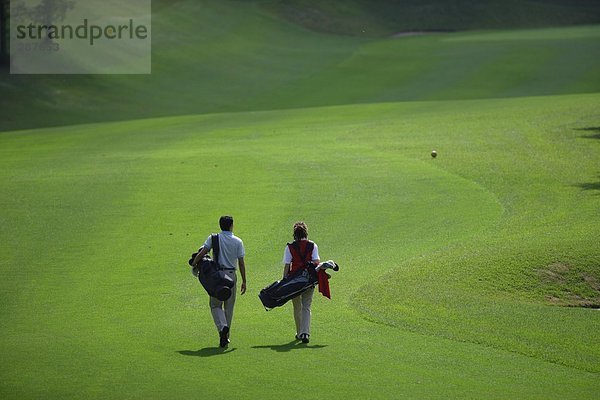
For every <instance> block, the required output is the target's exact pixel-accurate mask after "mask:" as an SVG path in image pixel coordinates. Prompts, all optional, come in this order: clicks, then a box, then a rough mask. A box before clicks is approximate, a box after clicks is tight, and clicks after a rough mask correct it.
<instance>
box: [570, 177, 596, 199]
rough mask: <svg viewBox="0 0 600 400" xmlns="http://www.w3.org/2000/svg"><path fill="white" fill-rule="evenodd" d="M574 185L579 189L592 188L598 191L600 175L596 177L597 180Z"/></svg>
mask: <svg viewBox="0 0 600 400" xmlns="http://www.w3.org/2000/svg"><path fill="white" fill-rule="evenodd" d="M574 186H575V187H578V188H580V189H581V190H592V191H599V192H600V176H599V177H598V181H597V182H584V183H578V184H576V185H574ZM598 194H599V195H600V193H598Z"/></svg>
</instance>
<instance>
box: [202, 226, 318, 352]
mask: <svg viewBox="0 0 600 400" xmlns="http://www.w3.org/2000/svg"><path fill="white" fill-rule="evenodd" d="M219 226H220V227H221V233H220V234H219V235H218V240H219V243H218V245H219V264H220V265H221V267H222V269H223V270H224V271H225V272H226V273H227V274H228V275H229V276H230V277H231V278H232V279H233V282H234V286H233V288H232V293H231V297H230V298H229V299H227V300H225V301H220V300H219V299H217V298H215V297H209V298H210V300H209V305H210V312H211V314H212V317H213V320H214V323H215V326H216V328H217V331H218V332H219V345H220V346H221V347H226V346H227V345H228V344H229V335H230V330H231V322H232V320H233V310H234V306H235V299H236V292H237V274H236V269H238V268H239V271H240V276H241V277H242V284H241V287H240V294H242V295H243V294H244V293H246V264H245V262H244V256H245V250H244V243H243V241H242V240H241V239H240V238H238V237H237V236H235V235H234V234H233V217H231V216H228V215H226V216H223V217H221V218H220V219H219ZM293 236H294V241H293V242H292V243H288V244H287V246H286V247H285V250H284V254H283V264H284V268H283V277H284V278H285V277H286V276H288V275H289V274H291V273H294V272H295V271H297V270H300V269H302V268H305V267H306V263H307V262H311V261H312V262H313V263H316V264H318V263H319V262H320V260H319V249H318V247H317V244H316V243H314V242H312V241H310V240H308V227H307V226H306V224H305V223H304V222H296V223H295V224H294V228H293ZM212 248H213V243H212V235H211V236H209V237H208V238H207V239H206V241H205V242H204V244H203V245H202V247H201V249H200V251H199V252H198V254H197V255H196V257H195V258H194V261H193V263H192V264H193V265H198V263H200V261H201V260H202V258H203V257H204V256H205V255H206V254H207V253H208V252H209V251H210V250H211V249H212ZM313 294H314V288H310V289H308V290H307V291H305V292H304V293H302V294H300V295H298V296H297V297H295V298H293V299H292V304H293V306H294V321H295V323H296V336H295V337H296V339H297V340H300V341H302V342H303V343H308V342H309V340H310V320H311V304H312V298H313Z"/></svg>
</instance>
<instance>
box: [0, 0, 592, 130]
mask: <svg viewBox="0 0 600 400" xmlns="http://www.w3.org/2000/svg"><path fill="white" fill-rule="evenodd" d="M263 6H264V4H258V3H255V2H240V1H208V0H202V1H177V2H172V3H170V4H168V5H165V4H162V3H161V4H158V5H155V7H154V13H153V16H152V74H151V75H139V76H135V75H83V76H76V75H39V76H38V75H36V76H22V75H9V74H8V73H7V71H2V72H1V74H0V91H1V93H2V96H0V116H2V118H1V122H0V130H4V131H6V130H11V129H23V128H35V127H44V126H60V125H69V124H76V123H89V122H94V121H116V120H129V119H136V118H148V117H158V116H170V115H171V116H172V115H186V114H198V113H209V112H231V111H249V110H269V109H290V108H297V107H313V106H324V105H342V104H350V103H354V104H361V103H377V102H394V101H414V100H454V99H467V98H468V99H478V98H496V97H513V96H535V95H552V94H568V93H593V92H597V91H598V90H600V83H599V82H600V73H599V72H598V71H600V45H599V44H598V43H600V40H599V38H600V28H598V27H596V26H578V27H564V28H555V29H533V30H520V31H508V32H506V31H500V32H494V31H489V32H486V31H480V32H463V33H455V34H434V35H425V36H420V37H405V38H397V39H392V38H373V37H370V38H365V37H352V36H342V35H333V34H324V33H318V32H313V31H310V30H307V29H304V28H302V27H301V26H298V25H296V24H293V23H290V22H287V21H285V20H284V19H282V17H281V16H280V15H279V14H275V15H273V14H272V13H271V12H268V11H265V10H264V8H263ZM32 115H33V116H35V117H31V116H32Z"/></svg>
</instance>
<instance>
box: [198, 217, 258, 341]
mask: <svg viewBox="0 0 600 400" xmlns="http://www.w3.org/2000/svg"><path fill="white" fill-rule="evenodd" d="M219 225H220V227H221V233H219V235H218V238H219V264H220V266H221V269H222V270H223V271H225V273H226V274H228V275H229V276H230V277H231V278H232V279H233V282H234V285H233V288H232V292H231V297H230V298H229V299H227V300H225V301H220V300H219V299H217V298H215V297H210V301H209V304H210V312H211V314H212V317H213V320H214V322H215V326H216V327H217V330H218V331H219V345H220V346H221V347H226V346H227V344H229V331H230V329H231V321H232V320H233V307H234V305H235V297H236V291H237V275H236V273H235V271H236V269H237V268H236V265H238V266H239V270H240V275H241V276H242V285H241V289H240V294H244V293H246V264H245V263H244V256H245V250H244V243H243V242H242V239H240V238H239V237H237V236H235V235H234V234H233V217H231V216H229V215H225V216H222V217H221V218H220V219H219ZM212 248H213V243H212V235H211V236H209V237H208V238H207V239H206V241H205V242H204V244H203V245H202V248H201V249H200V252H199V253H198V254H197V255H196V258H195V259H194V261H193V265H197V264H198V263H199V262H200V261H202V257H204V256H205V255H206V254H207V253H208V252H209V251H210V250H211V249H212Z"/></svg>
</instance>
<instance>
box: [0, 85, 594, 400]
mask: <svg viewBox="0 0 600 400" xmlns="http://www.w3.org/2000/svg"><path fill="white" fill-rule="evenodd" d="M599 104H600V97H599V96H597V95H585V96H567V97H549V98H537V99H536V98H528V99H521V100H489V101H479V102H430V103H427V102H424V103H397V104H380V105H376V104H374V105H368V106H349V107H333V108H316V109H306V110H300V111H280V112H260V113H241V114H215V115H205V116H191V117H183V118H166V119H155V120H141V121H131V122H127V123H116V124H115V123H113V124H96V125H86V126H74V127H68V128H53V129H45V130H34V131H20V132H14V133H3V134H2V136H1V137H0V140H1V149H2V169H1V170H2V171H3V172H2V176H1V184H2V187H3V195H2V209H3V210H5V211H4V212H3V214H2V227H3V228H2V252H1V253H2V260H1V261H2V265H3V271H4V273H5V279H3V281H2V284H1V293H2V300H3V312H2V318H3V321H4V323H3V325H2V332H1V333H2V337H3V341H2V344H1V346H2V347H1V352H2V354H3V358H4V360H5V363H3V367H2V371H1V375H2V377H3V378H4V379H3V384H2V387H1V392H2V397H3V398H8V397H19V398H24V397H36V396H38V395H41V393H48V394H50V395H51V396H53V397H61V398H65V397H69V398H75V397H80V396H81V395H82V394H83V393H85V396H86V397H94V398H106V397H121V396H124V397H128V398H142V397H173V398H183V397H189V396H192V397H194V396H200V397H205V396H209V395H211V396H215V395H216V396H217V397H229V396H228V395H227V393H229V392H227V391H226V390H225V389H218V388H219V387H220V385H222V383H220V382H222V381H223V374H224V373H225V372H224V371H227V370H229V369H233V370H234V371H235V373H234V376H235V379H232V383H231V385H232V386H231V388H230V389H229V390H231V391H232V392H231V393H236V395H237V396H238V397H242V398H256V397H258V396H261V397H265V398H274V399H275V398H281V397H283V396H285V395H286V394H289V393H296V394H298V393H300V392H301V391H302V390H303V389H302V387H303V385H304V384H303V383H302V382H299V381H297V380H296V379H295V377H294V376H293V374H290V373H286V371H289V369H290V368H292V367H293V366H294V365H306V366H308V367H309V369H310V370H313V371H314V374H313V375H312V379H311V382H312V385H313V389H312V390H310V391H309V392H308V394H307V397H309V398H313V397H314V398H317V397H320V396H321V395H322V394H323V393H329V394H333V395H336V396H349V397H353V398H362V397H366V396H369V397H373V398H390V397H396V396H398V397H403V396H408V397H423V396H424V397H431V398H443V397H447V396H451V397H452V396H453V397H462V396H464V395H465V393H468V395H467V396H468V397H471V396H472V397H475V398H481V397H486V398H488V397H491V398H515V397H520V398H523V397H540V398H541V397H543V398H561V399H564V398H577V399H581V398H593V397H594V396H595V394H596V393H597V391H598V390H599V389H600V386H599V384H598V382H599V381H598V368H597V367H598V365H599V362H600V348H599V346H598V341H597V340H596V339H597V332H598V328H599V327H600V313H598V311H596V310H591V309H588V310H577V309H568V308H560V307H556V306H552V305H550V304H551V303H550V302H549V301H548V300H547V299H546V295H556V293H555V291H553V288H549V287H545V286H544V282H543V281H539V280H536V276H537V275H535V273H534V272H533V271H535V269H536V268H543V267H544V266H546V265H548V264H549V263H551V262H559V261H560V262H564V263H568V265H570V266H572V267H573V269H574V270H576V271H577V273H585V274H587V275H589V276H591V277H593V278H594V279H598V278H600V277H599V276H598V269H597V265H598V264H597V261H598V259H597V256H598V253H597V246H595V244H596V242H595V241H594V238H595V237H597V235H598V224H597V210H598V205H599V201H600V200H599V197H598V191H597V178H598V177H597V170H596V169H595V168H596V166H597V165H598V163H597V162H598V152H597V151H598V142H597V139H596V138H595V137H596V136H597V135H595V133H594V131H593V130H591V131H590V130H589V129H596V128H595V127H597V126H598V125H600V120H599V119H598V116H597V114H596V110H597V108H598V105H599ZM586 129H588V130H586ZM590 132H591V133H590ZM434 147H435V148H436V149H437V150H438V152H439V154H440V155H439V157H438V158H437V159H431V157H430V156H429V151H430V150H431V149H432V148H434ZM571 163H575V165H576V166H577V168H572V167H570V166H569V165H571ZM227 182H228V183H227ZM594 185H595V186H594ZM224 212H230V213H232V214H233V215H234V216H235V218H236V220H237V221H238V222H237V224H236V226H237V230H236V232H237V234H239V235H240V236H241V237H242V238H244V240H245V244H246V247H247V252H248V256H247V264H248V268H249V273H248V275H249V283H250V289H249V292H248V294H247V295H246V296H244V297H240V298H239V300H238V307H237V316H236V318H235V322H234V326H233V333H232V345H231V346H230V350H228V351H227V352H226V353H225V354H221V352H220V351H218V350H217V349H216V346H217V343H218V342H217V339H218V338H217V334H216V332H215V329H214V327H213V325H212V322H211V320H210V313H209V311H208V304H207V297H206V296H205V294H204V293H203V292H202V290H201V288H200V286H199V284H198V283H197V282H194V280H193V278H192V276H191V274H190V273H189V269H188V267H187V266H186V261H187V256H188V253H191V252H192V251H193V250H194V249H195V248H197V247H198V246H199V244H200V243H201V242H202V241H203V240H204V239H205V236H207V235H208V234H209V233H210V232H212V231H215V230H216V221H217V219H218V216H219V215H220V214H221V213H224ZM296 219H305V220H306V221H307V222H308V223H309V226H311V228H312V229H311V237H312V238H314V239H315V240H316V241H317V242H318V243H319V244H320V249H321V254H322V257H323V258H325V259H326V258H333V259H335V260H336V261H338V263H340V265H341V266H342V269H341V271H340V272H338V273H336V274H335V275H334V277H333V278H332V279H333V280H332V290H333V299H332V300H331V301H328V300H326V299H323V298H320V297H319V298H317V299H316V300H315V306H314V325H315V326H314V332H313V336H314V338H313V340H312V341H311V344H310V345H309V346H308V347H306V348H301V347H299V346H294V345H293V344H290V342H291V340H292V339H293V334H294V331H293V328H292V317H291V309H290V308H289V307H286V308H285V309H276V310H274V311H271V312H269V313H267V312H265V311H264V310H263V309H262V306H261V304H260V302H259V300H258V299H257V297H256V295H257V294H258V291H259V290H260V289H261V288H262V287H264V286H266V285H267V284H269V283H270V282H271V281H273V280H275V279H277V277H278V276H279V275H280V274H281V265H280V260H281V255H282V249H283V246H284V245H285V242H286V241H287V240H289V229H290V226H291V224H292V222H294V221H295V220H296ZM386 274H391V275H390V276H389V277H388V278H381V276H385V275H386ZM382 279H384V280H382ZM384 282H385V284H384ZM365 284H366V285H365ZM574 287H576V285H571V286H565V287H564V288H563V289H565V290H573V288H574ZM373 290H374V291H373ZM592 292H593V290H592ZM585 293H586V294H589V290H588V292H585ZM596 293H597V292H596ZM375 294H377V295H375ZM567 294H568V293H566V294H565V296H566V295H567ZM564 300H565V301H566V300H568V298H565V299H564ZM594 301H595V302H596V303H595V304H598V302H597V301H598V298H597V294H596V297H595V300H594ZM357 310H358V311H359V313H356V311H357ZM361 314H363V315H365V314H366V315H367V316H368V317H369V318H368V319H367V320H364V319H362V318H361V316H360V315H361ZM373 319H375V320H377V321H381V322H384V323H385V325H378V324H373V323H372V322H369V321H368V320H373ZM396 326H397V327H407V328H409V329H408V330H404V329H397V328H395V327H396ZM411 331H412V332H414V333H411ZM422 333H425V335H422ZM449 339H455V340H449ZM328 370H331V371H334V372H331V373H328V372H327V371H328ZM532 381H535V384H533V385H532V384H531V382H532ZM374 387H376V388H377V391H375V392H374V391H373V388H374Z"/></svg>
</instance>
